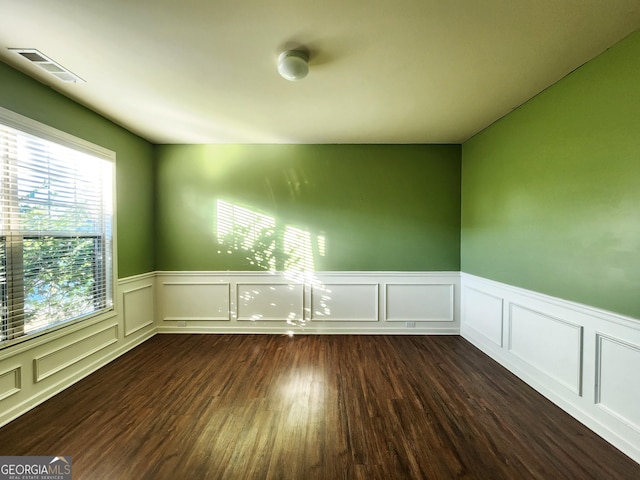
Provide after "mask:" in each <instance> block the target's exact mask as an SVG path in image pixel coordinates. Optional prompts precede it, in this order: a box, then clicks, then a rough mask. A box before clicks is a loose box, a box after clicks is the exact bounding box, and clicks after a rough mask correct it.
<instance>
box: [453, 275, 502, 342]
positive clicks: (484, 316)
mask: <svg viewBox="0 0 640 480" xmlns="http://www.w3.org/2000/svg"><path fill="white" fill-rule="evenodd" d="M462 298H463V299H464V302H463V303H462V316H463V318H464V319H465V327H466V328H467V329H473V330H475V331H476V332H477V333H478V334H480V335H482V336H483V337H485V338H486V339H488V340H490V341H492V342H493V343H495V344H496V345H497V346H498V347H502V329H503V315H502V309H503V304H504V300H503V299H502V298H500V297H497V296H495V295H490V294H488V293H486V292H483V291H480V290H476V289H475V288H471V287H468V286H465V287H464V289H463V290H462Z"/></svg>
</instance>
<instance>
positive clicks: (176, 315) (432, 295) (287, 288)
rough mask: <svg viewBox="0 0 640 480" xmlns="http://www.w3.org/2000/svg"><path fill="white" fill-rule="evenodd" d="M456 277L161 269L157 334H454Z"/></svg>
mask: <svg viewBox="0 0 640 480" xmlns="http://www.w3.org/2000/svg"><path fill="white" fill-rule="evenodd" d="M459 285H460V274H459V273H458V272H318V273H315V274H313V275H305V276H295V275H290V274H284V273H271V272H159V273H158V277H157V288H158V303H157V310H158V318H157V325H158V332H159V333H273V334H285V333H293V334H406V335H418V334H443V335H458V334H459V333H460V315H459V311H460V295H459Z"/></svg>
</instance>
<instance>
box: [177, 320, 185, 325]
mask: <svg viewBox="0 0 640 480" xmlns="http://www.w3.org/2000/svg"><path fill="white" fill-rule="evenodd" d="M178 326H179V327H186V326H187V322H186V321H185V320H179V321H178Z"/></svg>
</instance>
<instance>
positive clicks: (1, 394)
mask: <svg viewBox="0 0 640 480" xmlns="http://www.w3.org/2000/svg"><path fill="white" fill-rule="evenodd" d="M21 388H22V368H20V367H15V368H12V369H10V370H6V371H4V372H2V373H0V401H2V400H4V399H5V398H7V397H10V396H11V395H15V394H16V393H18V392H19V391H20V389H21Z"/></svg>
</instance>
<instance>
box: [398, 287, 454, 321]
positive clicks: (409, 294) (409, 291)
mask: <svg viewBox="0 0 640 480" xmlns="http://www.w3.org/2000/svg"><path fill="white" fill-rule="evenodd" d="M454 295H455V288H454V285H453V284H444V285H438V284H426V283H413V284H411V283H388V284H387V286H386V303H387V315H386V318H387V321H388V322H407V321H412V322H420V321H422V322H453V321H455V318H454V312H455V309H454V300H455V297H454Z"/></svg>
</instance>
